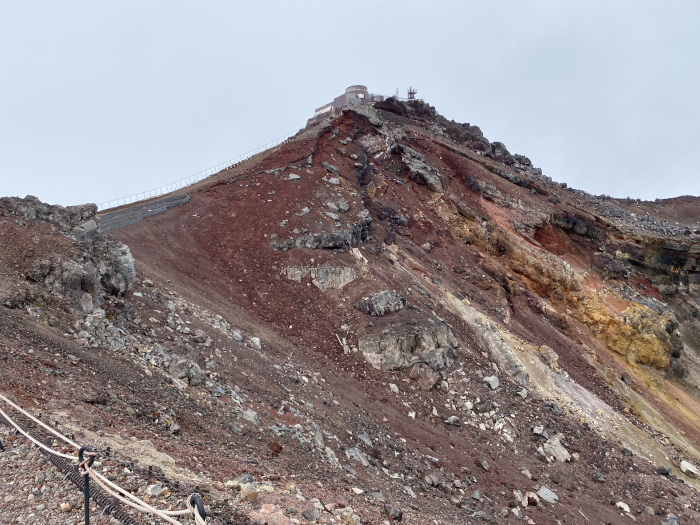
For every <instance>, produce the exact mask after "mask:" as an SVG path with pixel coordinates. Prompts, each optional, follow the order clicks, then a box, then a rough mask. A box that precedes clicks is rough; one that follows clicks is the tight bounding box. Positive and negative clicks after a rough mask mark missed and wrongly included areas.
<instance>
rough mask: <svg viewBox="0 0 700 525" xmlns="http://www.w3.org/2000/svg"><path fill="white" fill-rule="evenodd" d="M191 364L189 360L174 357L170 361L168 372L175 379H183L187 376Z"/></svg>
mask: <svg viewBox="0 0 700 525" xmlns="http://www.w3.org/2000/svg"><path fill="white" fill-rule="evenodd" d="M191 365H192V363H191V362H190V360H189V359H186V358H184V357H180V356H175V357H173V358H172V359H171V360H170V366H169V367H168V372H169V373H170V375H171V376H173V377H174V378H176V379H184V378H186V377H187V375H188V374H189V371H190V368H191Z"/></svg>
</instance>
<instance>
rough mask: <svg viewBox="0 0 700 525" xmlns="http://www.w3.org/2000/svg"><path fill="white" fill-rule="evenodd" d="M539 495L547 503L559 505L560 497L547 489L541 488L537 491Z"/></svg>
mask: <svg viewBox="0 0 700 525" xmlns="http://www.w3.org/2000/svg"><path fill="white" fill-rule="evenodd" d="M537 495H538V496H539V497H540V499H543V500H545V501H546V502H547V503H559V497H558V496H557V495H556V494H555V493H554V492H552V491H551V490H549V489H548V488H547V487H540V490H538V491H537Z"/></svg>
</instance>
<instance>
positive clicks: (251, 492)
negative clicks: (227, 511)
mask: <svg viewBox="0 0 700 525" xmlns="http://www.w3.org/2000/svg"><path fill="white" fill-rule="evenodd" d="M241 497H242V498H243V499H247V500H248V501H250V502H252V503H257V502H258V491H257V490H256V488H255V485H253V484H252V483H246V484H245V485H242V486H241Z"/></svg>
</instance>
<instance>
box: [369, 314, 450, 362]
mask: <svg viewBox="0 0 700 525" xmlns="http://www.w3.org/2000/svg"><path fill="white" fill-rule="evenodd" d="M357 343H358V347H359V349H360V350H361V351H362V353H363V355H364V357H365V359H366V360H367V362H369V363H370V364H371V365H372V366H373V367H375V368H377V369H381V370H387V371H388V370H400V369H404V368H408V367H410V366H413V365H415V364H416V363H425V364H426V365H428V366H429V367H430V368H432V369H433V370H441V369H442V368H444V367H445V366H449V365H450V364H451V363H452V361H453V358H454V353H453V350H452V348H453V343H454V344H455V345H456V344H457V341H456V340H455V338H454V336H453V335H452V330H451V329H450V327H449V326H448V325H446V324H443V323H436V324H434V325H430V326H427V327H426V326H423V327H413V328H411V329H410V330H406V331H402V332H400V333H390V334H381V335H367V336H365V337H361V338H359V339H358V341H357Z"/></svg>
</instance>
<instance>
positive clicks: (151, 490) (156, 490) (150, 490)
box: [146, 484, 163, 498]
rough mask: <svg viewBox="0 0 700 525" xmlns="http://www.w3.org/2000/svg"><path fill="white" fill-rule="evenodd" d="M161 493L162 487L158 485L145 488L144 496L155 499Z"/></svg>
mask: <svg viewBox="0 0 700 525" xmlns="http://www.w3.org/2000/svg"><path fill="white" fill-rule="evenodd" d="M162 491H163V487H161V486H160V485H157V484H156V485H149V486H148V487H147V488H146V494H147V495H148V496H150V497H152V498H157V497H158V496H160V493H161V492H162Z"/></svg>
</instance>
